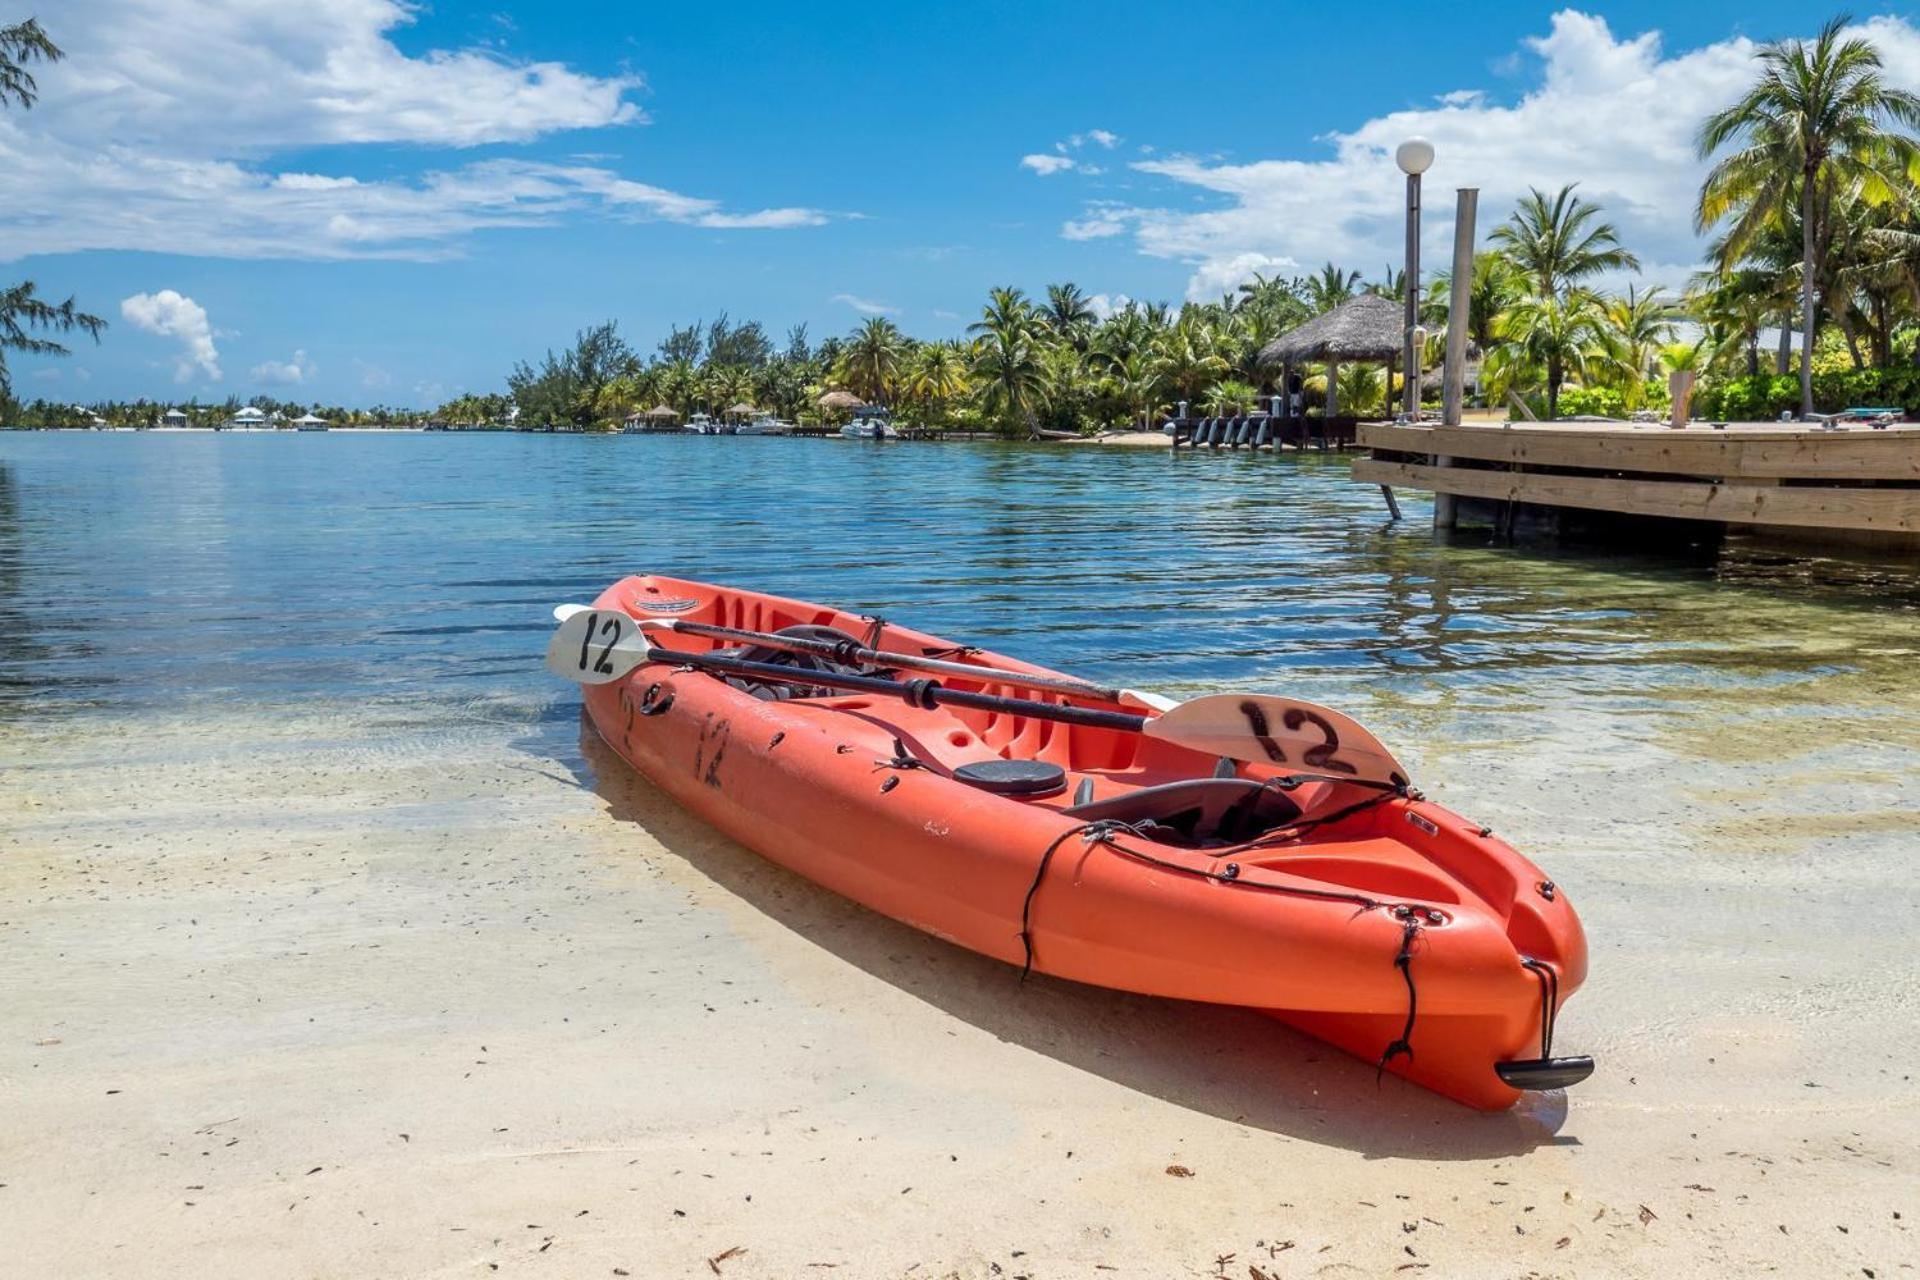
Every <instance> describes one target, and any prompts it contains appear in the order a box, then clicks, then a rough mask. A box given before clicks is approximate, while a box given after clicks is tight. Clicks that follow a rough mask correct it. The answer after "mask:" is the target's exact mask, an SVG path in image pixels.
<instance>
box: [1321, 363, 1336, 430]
mask: <svg viewBox="0 0 1920 1280" xmlns="http://www.w3.org/2000/svg"><path fill="white" fill-rule="evenodd" d="M1339 412H1340V362H1339V361H1338V360H1329V361H1327V407H1326V409H1325V410H1324V411H1323V413H1324V416H1325V417H1326V418H1332V417H1333V416H1334V415H1335V414H1336V413H1339Z"/></svg>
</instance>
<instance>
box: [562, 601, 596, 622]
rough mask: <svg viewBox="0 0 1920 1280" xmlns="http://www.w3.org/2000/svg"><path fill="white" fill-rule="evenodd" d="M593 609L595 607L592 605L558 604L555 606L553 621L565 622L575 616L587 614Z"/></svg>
mask: <svg viewBox="0 0 1920 1280" xmlns="http://www.w3.org/2000/svg"><path fill="white" fill-rule="evenodd" d="M591 608H593V606H592V605H590V604H557V605H555V606H553V620H554V621H555V622H565V621H566V620H567V619H568V618H571V617H572V616H573V615H574V614H576V613H585V612H586V611H587V610H589V609H591Z"/></svg>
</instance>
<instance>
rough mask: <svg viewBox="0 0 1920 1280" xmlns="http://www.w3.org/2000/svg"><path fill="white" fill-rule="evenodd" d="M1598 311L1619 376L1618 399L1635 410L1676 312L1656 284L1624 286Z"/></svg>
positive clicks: (1670, 335)
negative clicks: (1621, 294) (1621, 293)
mask: <svg viewBox="0 0 1920 1280" xmlns="http://www.w3.org/2000/svg"><path fill="white" fill-rule="evenodd" d="M1601 312H1602V315H1603V317H1604V320H1605V325H1606V333H1605V337H1606V342H1607V348H1608V354H1609V356H1610V358H1611V360H1612V363H1613V366H1614V369H1615V371H1616V372H1617V373H1618V374H1619V375H1620V382H1621V387H1620V390H1621V393H1622V398H1623V399H1624V401H1625V402H1626V407H1627V408H1628V409H1629V410H1632V409H1638V408H1639V407H1640V402H1641V400H1643V399H1644V398H1645V397H1646V391H1647V379H1648V377H1650V376H1651V375H1652V373H1653V371H1654V366H1655V364H1656V363H1657V362H1658V360H1659V357H1660V352H1661V350H1662V349H1663V348H1664V347H1665V346H1666V345H1667V344H1668V343H1669V342H1671V341H1672V340H1673V335H1674V322H1675V321H1676V320H1677V319H1678V318H1679V311H1678V309H1677V308H1676V306H1675V304H1674V302H1673V299H1671V298H1669V297H1668V296H1667V295H1666V293H1665V292H1664V291H1662V290H1661V288H1660V286H1658V285H1655V286H1653V287H1652V288H1650V289H1647V290H1645V291H1642V290H1640V289H1639V288H1637V287H1636V286H1634V285H1628V286H1627V292H1626V295H1625V296H1624V297H1618V298H1608V299H1606V300H1605V301H1604V302H1602V303H1601Z"/></svg>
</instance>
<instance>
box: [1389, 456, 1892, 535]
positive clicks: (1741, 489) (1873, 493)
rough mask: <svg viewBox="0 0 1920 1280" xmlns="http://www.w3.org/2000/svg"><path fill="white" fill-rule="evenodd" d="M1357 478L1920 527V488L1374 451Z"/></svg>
mask: <svg viewBox="0 0 1920 1280" xmlns="http://www.w3.org/2000/svg"><path fill="white" fill-rule="evenodd" d="M1376 447H1380V448H1397V447H1399V446H1392V445H1379V446H1376ZM1410 452H1411V450H1410ZM1353 478H1354V479H1355V480H1358V481H1360V482H1362V483H1365V484H1381V485H1400V486H1404V487H1407V488H1411V489H1429V490H1432V491H1434V492H1437V493H1451V494H1457V495H1459V496H1461V497H1468V498H1490V499H1494V500H1496V501H1513V502H1528V503H1536V504H1540V505H1543V506H1555V507H1580V508H1583V509H1586V510H1594V511H1615V512H1620V513H1622V514H1625V515H1640V516H1666V517H1673V518H1678V519H1687V520H1724V521H1727V522H1729V523H1732V524H1765V525H1783V526H1791V527H1796V528H1818V529H1848V530H1859V531H1866V532H1877V533H1920V489H1857V488H1856V489H1844V488H1830V487H1825V486H1811V485H1809V486H1800V485H1791V486H1781V485H1770V484H1751V485H1742V484H1710V483H1702V482H1699V481H1689V480H1622V479H1615V478H1611V477H1606V476H1566V475H1543V474H1541V473H1539V472H1530V471H1486V470H1480V469H1477V468H1472V467H1430V466H1420V465H1416V464H1413V463H1404V462H1382V461H1379V460H1378V459H1372V458H1363V459H1360V460H1358V461H1356V462H1355V463H1354V464H1353Z"/></svg>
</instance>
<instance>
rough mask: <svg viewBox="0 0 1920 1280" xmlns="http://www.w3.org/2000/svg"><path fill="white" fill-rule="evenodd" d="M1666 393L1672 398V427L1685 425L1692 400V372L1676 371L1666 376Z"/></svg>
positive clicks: (1686, 370) (1685, 370)
mask: <svg viewBox="0 0 1920 1280" xmlns="http://www.w3.org/2000/svg"><path fill="white" fill-rule="evenodd" d="M1667 391H1668V392H1669V393H1670V394H1671V395H1672V396H1673V419H1672V421H1673V425H1674V426H1676V427H1684V426H1686V425H1687V412H1688V410H1689V409H1690V408H1691V407H1692V404H1691V401H1692V400H1693V370H1691V369H1676V370H1675V371H1674V372H1672V373H1670V374H1668V375H1667Z"/></svg>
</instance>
